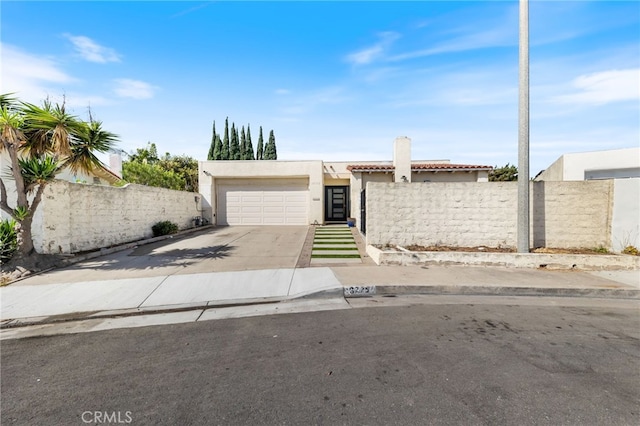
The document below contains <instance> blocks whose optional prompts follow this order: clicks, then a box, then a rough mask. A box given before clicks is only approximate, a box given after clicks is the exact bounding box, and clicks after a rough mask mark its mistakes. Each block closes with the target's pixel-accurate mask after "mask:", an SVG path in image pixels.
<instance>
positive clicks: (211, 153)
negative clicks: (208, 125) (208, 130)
mask: <svg viewBox="0 0 640 426" xmlns="http://www.w3.org/2000/svg"><path fill="white" fill-rule="evenodd" d="M215 145H216V122H215V120H214V121H213V135H212V136H211V146H210V147H209V154H207V160H217V158H215V153H214V151H215Z"/></svg>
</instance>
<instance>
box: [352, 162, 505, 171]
mask: <svg viewBox="0 0 640 426" xmlns="http://www.w3.org/2000/svg"><path fill="white" fill-rule="evenodd" d="M492 169H493V167H491V166H479V165H473V164H448V163H432V164H412V165H411V170H412V171H455V170H466V171H476V170H487V171H488V170H492ZM347 170H349V171H352V172H390V171H393V170H395V167H394V166H392V165H381V164H356V165H350V166H347Z"/></svg>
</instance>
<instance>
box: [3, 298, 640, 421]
mask: <svg viewBox="0 0 640 426" xmlns="http://www.w3.org/2000/svg"><path fill="white" fill-rule="evenodd" d="M420 299H421V300H423V301H425V302H426V301H430V302H428V303H419V299H417V298H412V299H411V300H412V301H411V302H410V303H407V302H406V301H405V302H403V301H402V300H399V299H398V298H396V299H384V298H380V299H377V301H375V299H369V300H366V299H363V300H354V301H353V303H354V304H359V306H367V305H368V304H369V305H378V306H379V307H377V308H370V307H364V308H361V309H348V310H336V311H328V312H314V313H303V314H285V315H275V316H263V317H249V318H239V319H224V320H216V321H205V322H195V323H185V324H174V325H165V326H156V327H144V328H133V329H117V330H108V331H102V332H94V333H82V334H71V335H60V336H52V337H35V338H29V339H18V340H7V341H3V342H2V348H1V349H2V353H1V361H2V364H1V373H2V376H1V377H2V383H1V391H2V401H1V413H2V418H1V422H2V424H3V425H5V424H6V425H34V424H60V425H74V424H78V425H82V424H105V423H118V422H119V423H120V424H124V423H127V424H142V425H147V424H149V425H198V424H202V425H212V424H224V425H229V424H250V425H254V424H269V425H271V424H381V425H382V424H384V425H387V424H408V425H409V424H410V425H413V424H433V425H438V424H443V425H444V424H448V425H451V424H463V425H496V424H504V425H558V424H563V425H635V424H639V423H640V315H639V311H638V302H637V301H629V300H619V301H611V300H609V301H598V300H595V299H592V300H588V301H586V300H578V301H577V302H573V299H568V298H565V299H562V298H548V297H547V298H526V303H519V299H517V298H494V299H489V298H487V297H484V298H473V297H466V298H464V299H457V300H458V302H457V303H453V302H450V303H449V302H444V301H443V300H453V299H454V298H449V299H441V302H437V301H436V299H434V298H433V297H431V298H430V297H426V296H425V297H421V298H420ZM387 300H388V302H389V303H386V301H387ZM461 300H462V302H460V301H461ZM492 301H495V303H492ZM394 305H395V306H394ZM105 420H108V421H105Z"/></svg>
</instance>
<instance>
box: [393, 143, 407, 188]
mask: <svg viewBox="0 0 640 426" xmlns="http://www.w3.org/2000/svg"><path fill="white" fill-rule="evenodd" d="M393 166H394V167H395V173H394V182H411V139H409V138H408V137H406V136H400V137H397V138H396V140H395V141H394V142H393Z"/></svg>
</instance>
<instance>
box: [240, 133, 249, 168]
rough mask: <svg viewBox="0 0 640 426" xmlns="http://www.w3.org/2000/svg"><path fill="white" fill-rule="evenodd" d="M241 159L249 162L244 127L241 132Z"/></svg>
mask: <svg viewBox="0 0 640 426" xmlns="http://www.w3.org/2000/svg"><path fill="white" fill-rule="evenodd" d="M240 159H241V160H248V158H247V135H246V133H245V132H244V126H242V130H241V131H240Z"/></svg>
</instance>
